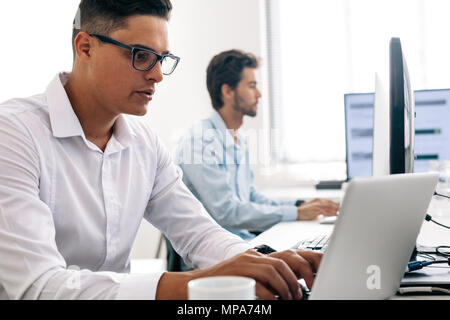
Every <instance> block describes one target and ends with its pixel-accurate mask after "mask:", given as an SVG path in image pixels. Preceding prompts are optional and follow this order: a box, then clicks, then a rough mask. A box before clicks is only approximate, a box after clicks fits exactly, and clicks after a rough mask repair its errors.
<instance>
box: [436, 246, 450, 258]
mask: <svg viewBox="0 0 450 320" xmlns="http://www.w3.org/2000/svg"><path fill="white" fill-rule="evenodd" d="M441 249H450V246H438V247H436V254H437V255H440V256H442V257H446V258H449V257H450V251H448V252H442V251H441Z"/></svg>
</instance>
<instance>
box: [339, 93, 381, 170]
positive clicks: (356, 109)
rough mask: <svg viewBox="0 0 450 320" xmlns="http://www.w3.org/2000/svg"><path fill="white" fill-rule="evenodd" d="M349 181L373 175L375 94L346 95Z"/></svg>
mask: <svg viewBox="0 0 450 320" xmlns="http://www.w3.org/2000/svg"><path fill="white" fill-rule="evenodd" d="M344 100H345V139H346V158H347V179H353V178H356V177H369V176H371V175H372V148H373V141H372V140H373V139H372V137H373V110H374V108H373V105H374V94H373V93H355V94H346V95H345V96H344Z"/></svg>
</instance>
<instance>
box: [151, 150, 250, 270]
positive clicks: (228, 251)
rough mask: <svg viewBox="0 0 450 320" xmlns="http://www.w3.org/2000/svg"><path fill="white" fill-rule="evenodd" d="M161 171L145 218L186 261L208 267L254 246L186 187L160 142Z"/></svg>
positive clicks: (199, 266) (198, 266)
mask: <svg viewBox="0 0 450 320" xmlns="http://www.w3.org/2000/svg"><path fill="white" fill-rule="evenodd" d="M157 150H158V171H157V176H156V178H155V184H154V188H153V190H154V192H153V193H152V195H151V196H150V201H149V203H148V206H147V209H146V212H145V218H146V219H147V220H148V221H149V222H150V223H152V224H153V225H154V226H155V227H156V228H158V229H159V230H161V231H162V232H163V233H164V235H165V236H166V237H167V238H168V239H169V240H170V242H171V243H172V245H173V247H174V249H175V251H177V252H178V254H180V255H181V256H182V257H183V259H184V261H185V262H186V263H187V264H188V265H191V266H194V267H197V268H206V267H210V266H212V265H215V264H217V263H219V262H221V261H223V260H226V259H228V258H231V257H233V256H234V255H236V254H238V253H242V252H244V251H245V250H248V249H250V248H252V246H251V245H250V244H248V243H247V242H245V241H243V240H242V239H241V238H239V237H238V236H236V235H234V234H232V233H230V232H228V231H226V230H225V229H223V228H222V227H221V226H219V225H218V224H217V223H216V222H215V221H214V220H213V219H212V218H211V217H210V216H209V214H208V213H207V212H206V211H205V208H204V207H203V206H202V204H201V203H200V202H199V201H198V200H197V199H196V198H195V196H194V195H193V194H192V193H191V192H190V191H189V190H188V189H187V188H186V186H185V185H184V183H183V181H182V177H183V173H182V171H181V169H180V168H179V167H178V166H176V165H175V164H174V163H173V161H172V157H171V156H170V153H169V152H168V151H167V150H166V148H165V147H164V146H163V145H161V144H159V143H158V147H157Z"/></svg>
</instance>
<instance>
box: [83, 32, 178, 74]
mask: <svg viewBox="0 0 450 320" xmlns="http://www.w3.org/2000/svg"><path fill="white" fill-rule="evenodd" d="M89 35H90V36H91V37H96V38H97V39H99V40H100V41H102V42H105V43H109V44H113V45H116V46H119V47H121V48H124V49H127V50H129V51H131V56H132V58H131V65H132V66H133V68H134V69H136V70H139V71H148V70H150V69H151V68H153V67H154V66H155V64H156V63H157V62H158V61H161V71H162V73H163V74H164V75H166V76H167V75H170V74H172V73H173V72H174V70H175V68H176V67H177V65H178V62H180V58H179V57H177V56H174V55H173V54H171V53H167V54H162V55H161V54H157V53H156V52H155V51H153V50H150V49H144V48H136V47H132V46H129V45H126V44H124V43H122V42H119V41H117V40H114V39H111V38H110V37H107V36H103V35H101V34H96V33H91V34H89Z"/></svg>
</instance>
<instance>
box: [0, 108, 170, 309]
mask: <svg viewBox="0 0 450 320" xmlns="http://www.w3.org/2000/svg"><path fill="white" fill-rule="evenodd" d="M39 177H40V163H39V155H38V152H37V149H36V145H35V143H34V141H33V138H32V136H31V135H30V134H29V132H28V131H27V128H26V126H24V125H23V123H22V121H21V120H20V119H19V118H18V116H16V115H7V116H5V115H2V116H0V298H6V299H86V300H89V299H154V297H155V293H156V286H157V284H158V281H159V278H160V276H161V274H162V273H156V274H148V275H147V274H146V275H129V274H119V273H114V272H93V271H90V270H75V269H71V268H70V267H67V264H66V261H65V260H64V257H63V256H62V255H61V253H60V252H59V251H58V248H57V245H56V243H55V225H54V221H53V215H52V212H51V210H50V208H49V207H48V206H47V205H46V203H44V202H43V201H41V199H40V198H39Z"/></svg>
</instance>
